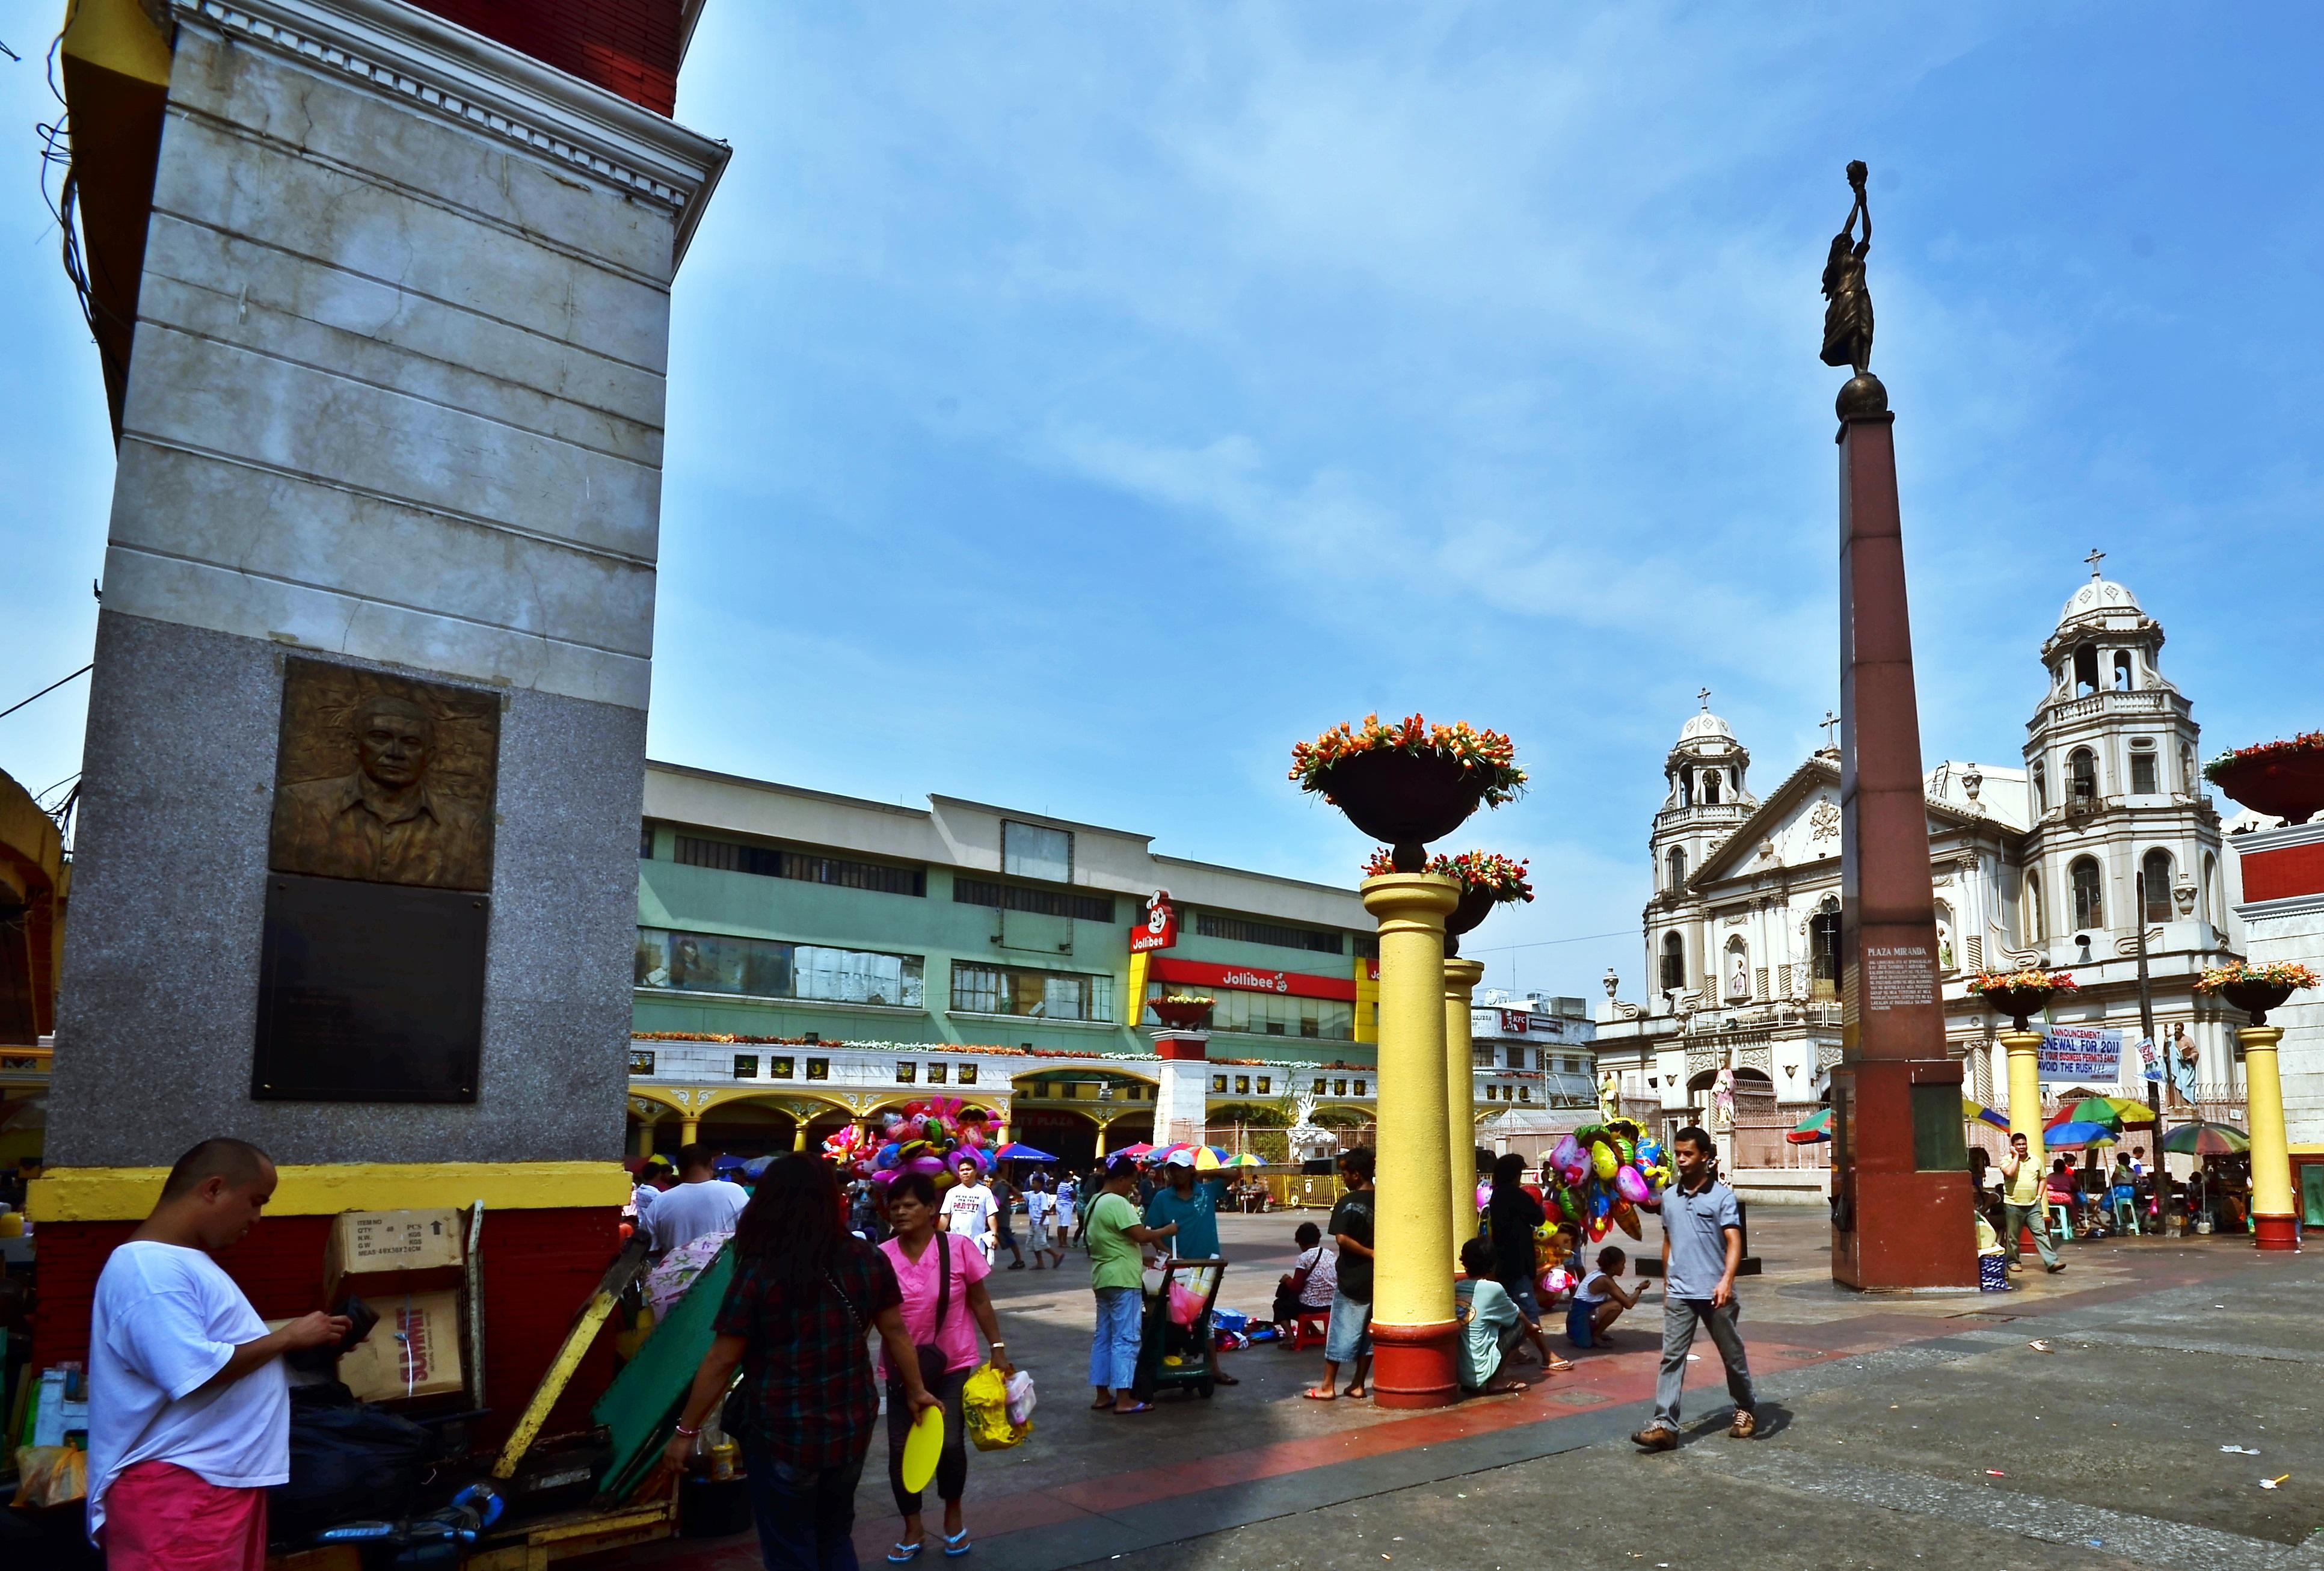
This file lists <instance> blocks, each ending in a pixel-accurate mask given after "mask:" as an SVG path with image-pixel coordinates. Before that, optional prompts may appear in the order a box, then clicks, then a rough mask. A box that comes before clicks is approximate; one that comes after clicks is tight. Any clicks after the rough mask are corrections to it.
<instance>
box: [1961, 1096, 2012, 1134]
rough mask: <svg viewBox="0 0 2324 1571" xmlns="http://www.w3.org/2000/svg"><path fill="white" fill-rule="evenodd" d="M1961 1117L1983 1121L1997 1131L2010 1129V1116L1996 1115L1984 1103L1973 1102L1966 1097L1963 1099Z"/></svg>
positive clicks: (2004, 1114)
mask: <svg viewBox="0 0 2324 1571" xmlns="http://www.w3.org/2000/svg"><path fill="white" fill-rule="evenodd" d="M1961 1116H1962V1117H1963V1118H1975V1119H1982V1120H1984V1121H1985V1122H1986V1123H1989V1124H1991V1125H1993V1127H1994V1128H1996V1129H2007V1128H2008V1127H2009V1115H2008V1114H2006V1113H1996V1112H1995V1111H1994V1110H1993V1109H1992V1108H1990V1107H1987V1105H1986V1104H1984V1103H1982V1102H1972V1101H1970V1100H1969V1098H1968V1097H1966V1096H1964V1097H1962V1098H1961Z"/></svg>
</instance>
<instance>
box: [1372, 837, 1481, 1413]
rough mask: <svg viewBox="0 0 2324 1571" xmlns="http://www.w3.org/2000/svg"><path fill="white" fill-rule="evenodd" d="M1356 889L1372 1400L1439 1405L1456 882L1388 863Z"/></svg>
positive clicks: (1446, 1335)
mask: <svg viewBox="0 0 2324 1571" xmlns="http://www.w3.org/2000/svg"><path fill="white" fill-rule="evenodd" d="M1363 896H1364V909H1365V910H1369V911H1370V912H1371V913H1372V914H1373V915H1374V916H1376V917H1378V918H1379V948H1380V983H1379V985H1380V999H1379V1011H1380V1018H1379V1169H1378V1173H1377V1175H1376V1177H1377V1181H1378V1184H1379V1195H1378V1197H1377V1198H1376V1199H1375V1200H1374V1202H1373V1217H1374V1231H1373V1246H1374V1248H1375V1249H1376V1250H1377V1251H1378V1260H1377V1261H1376V1263H1375V1265H1374V1268H1373V1273H1372V1361H1373V1362H1372V1400H1374V1401H1375V1402H1377V1403H1378V1404H1379V1405H1380V1406H1381V1407H1388V1408H1434V1407H1442V1406H1444V1405H1445V1404H1447V1403H1449V1402H1452V1401H1453V1400H1456V1399H1457V1398H1458V1397H1459V1396H1460V1392H1461V1385H1460V1380H1459V1364H1458V1363H1457V1361H1456V1358H1455V1355H1454V1354H1455V1349H1454V1346H1453V1335H1454V1331H1455V1329H1456V1326H1455V1323H1454V1321H1453V1318H1452V1217H1451V1216H1450V1215H1448V1214H1447V1212H1446V1210H1445V1197H1446V1196H1447V1195H1448V1194H1449V1193H1450V1183H1449V1180H1448V1178H1447V1177H1446V1173H1447V1169H1448V1166H1449V1164H1447V1162H1446V1161H1445V1160H1444V1157H1445V1152H1444V1145H1445V1138H1444V1137H1445V1127H1446V1125H1445V1112H1444V919H1445V917H1446V916H1448V915H1450V914H1451V912H1452V908H1453V907H1454V906H1455V905H1457V904H1459V903H1460V898H1461V892H1460V888H1459V886H1458V885H1456V884H1455V883H1453V882H1452V880H1451V879H1449V878H1439V877H1437V876H1436V875H1434V873H1382V874H1380V875H1379V876H1378V877H1375V878H1368V879H1366V880H1365V881H1364V883H1363Z"/></svg>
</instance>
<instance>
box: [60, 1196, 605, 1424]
mask: <svg viewBox="0 0 2324 1571" xmlns="http://www.w3.org/2000/svg"><path fill="white" fill-rule="evenodd" d="M621 1222H622V1216H621V1213H620V1212H619V1211H615V1210H612V1209H604V1208H594V1207H593V1208H588V1209H578V1208H576V1209H571V1210H558V1211H516V1210H510V1211H487V1212H486V1213H485V1215H484V1247H483V1251H482V1261H483V1276H484V1405H485V1406H486V1407H488V1408H490V1409H492V1414H493V1416H492V1418H491V1419H487V1420H486V1421H485V1422H484V1424H483V1425H482V1426H480V1428H482V1430H483V1431H484V1434H483V1438H484V1441H485V1443H487V1444H493V1445H497V1444H498V1443H499V1440H500V1438H501V1437H503V1436H504V1435H505V1434H506V1433H507V1431H508V1430H509V1429H510V1428H512V1427H513V1426H514V1424H515V1423H516V1420H517V1419H518V1418H519V1417H520V1416H521V1414H522V1413H523V1411H524V1406H525V1403H526V1402H528V1401H530V1400H531V1399H532V1392H533V1388H534V1387H535V1386H537V1385H538V1384H539V1382H540V1377H541V1375H542V1373H543V1372H545V1371H546V1370H547V1369H548V1368H549V1360H551V1359H552V1358H554V1357H555V1356H556V1355H557V1350H558V1347H559V1346H561V1345H563V1344H564V1341H565V1334H566V1331H567V1328H568V1327H569V1326H571V1325H572V1323H573V1317H574V1316H575V1315H576V1314H577V1313H579V1311H580V1309H581V1308H582V1306H583V1305H585V1304H586V1303H587V1302H588V1301H589V1296H590V1294H592V1293H593V1292H595V1290H596V1287H597V1283H598V1281H599V1280H600V1279H602V1278H603V1277H604V1274H605V1268H606V1267H607V1266H608V1265H610V1264H611V1263H612V1262H613V1256H614V1255H615V1254H616V1253H617V1252H619V1251H620V1249H621ZM330 1225H331V1218H329V1217H327V1216H269V1217H265V1218H263V1219H262V1220H261V1221H260V1222H259V1224H258V1225H257V1226H255V1227H254V1228H252V1229H251V1230H250V1233H249V1235H248V1236H247V1237H245V1238H244V1239H243V1241H242V1242H241V1243H237V1244H235V1246H234V1247H233V1248H231V1249H229V1250H227V1251H226V1252H225V1253H223V1254H221V1255H220V1256H218V1264H220V1265H221V1266H223V1267H225V1268H226V1274H227V1275H228V1276H231V1277H232V1278H234V1280H235V1282H236V1283H237V1284H238V1285H239V1286H240V1287H241V1288H242V1290H243V1291H244V1292H245V1293H247V1294H248V1295H249V1296H250V1301H251V1305H252V1307H253V1308H255V1309H256V1310H257V1311H258V1312H259V1314H260V1315H261V1316H263V1317H265V1318H268V1319H281V1318H285V1317H290V1316H293V1315H303V1314H305V1313H307V1312H308V1311H309V1310H310V1309H319V1308H329V1306H328V1305H326V1304H325V1303H324V1302H323V1244H324V1240H325V1238H326V1237H327V1234H329V1231H330ZM135 1226H136V1224H135V1223H134V1222H47V1223H42V1224H41V1229H40V1254H39V1263H38V1265H37V1267H36V1268H35V1274H34V1277H33V1282H34V1285H35V1286H36V1287H37V1289H39V1293H40V1299H39V1302H40V1309H39V1311H38V1314H37V1316H36V1317H35V1320H34V1323H33V1327H32V1366H33V1367H34V1368H36V1369H45V1368H47V1367H48V1366H50V1365H51V1364H54V1363H61V1362H63V1361H65V1360H67V1359H78V1360H86V1359H87V1358H88V1321H89V1307H90V1305H91V1304H92V1302H94V1300H95V1298H96V1294H97V1273H98V1272H100V1271H103V1270H104V1269H105V1261H106V1257H107V1256H108V1255H110V1254H111V1253H112V1252H113V1247H114V1245H115V1244H117V1243H120V1242H121V1241H122V1240H124V1239H125V1238H126V1237H128V1236H129V1234H130V1233H131V1231H132V1230H133V1229H134V1228H135ZM612 1379H613V1340H612V1338H611V1337H610V1336H605V1337H601V1338H599V1340H598V1342H597V1344H596V1345H595V1347H594V1348H592V1349H591V1350H590V1353H589V1355H588V1357H587V1358H586V1359H585V1360H584V1361H583V1363H582V1365H581V1369H580V1372H579V1373H578V1374H576V1376H575V1378H574V1381H573V1383H572V1385H571V1386H570V1387H569V1388H568V1389H567V1392H566V1395H565V1398H564V1400H561V1401H560V1402H558V1405H557V1408H556V1410H555V1411H554V1413H552V1415H551V1416H550V1419H549V1432H550V1433H555V1432H556V1431H557V1430H558V1429H561V1428H580V1427H582V1426H584V1425H586V1423H587V1422H588V1409H589V1405H590V1404H591V1403H592V1402H594V1401H595V1400H597V1398H598V1396H599V1395H600V1394H602V1393H603V1392H604V1389H605V1386H606V1384H607V1382H610V1381H611V1380H612ZM444 1400H446V1401H449V1402H451V1403H452V1404H453V1405H455V1406H459V1405H463V1404H462V1403H461V1401H460V1400H459V1399H457V1398H447V1399H444Z"/></svg>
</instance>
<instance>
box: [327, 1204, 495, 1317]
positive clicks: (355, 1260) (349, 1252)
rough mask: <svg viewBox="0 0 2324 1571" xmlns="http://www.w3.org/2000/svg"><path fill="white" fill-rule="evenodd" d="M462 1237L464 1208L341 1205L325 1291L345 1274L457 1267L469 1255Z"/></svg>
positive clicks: (330, 1292) (332, 1291) (331, 1294)
mask: <svg viewBox="0 0 2324 1571" xmlns="http://www.w3.org/2000/svg"><path fill="white" fill-rule="evenodd" d="M461 1240H462V1234H461V1230H460V1214H459V1213H458V1212H457V1211H455V1210H452V1209H451V1208H450V1207H448V1206H447V1207H445V1208H443V1209H440V1210H433V1211H343V1212H341V1213H340V1214H339V1215H337V1216H336V1217H334V1218H333V1219H332V1222H331V1236H330V1241H329V1242H328V1243H327V1244H325V1245H324V1250H323V1280H324V1283H325V1296H326V1297H328V1298H336V1297H337V1293H338V1286H339V1282H340V1280H342V1279H343V1278H346V1277H351V1276H352V1277H376V1276H378V1275H379V1274H381V1273H383V1272H400V1271H435V1270H439V1269H441V1268H444V1267H447V1266H448V1267H453V1268H456V1269H457V1267H458V1266H459V1264H460V1263H461V1261H462V1260H463V1259H464V1258H465V1256H464V1252H463V1250H462V1247H461ZM376 1290H377V1288H376V1286H374V1291H376Z"/></svg>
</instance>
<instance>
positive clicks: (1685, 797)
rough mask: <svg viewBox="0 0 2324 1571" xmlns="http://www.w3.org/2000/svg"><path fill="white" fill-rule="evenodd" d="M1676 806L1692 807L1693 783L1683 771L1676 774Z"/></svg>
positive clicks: (1690, 777)
mask: <svg viewBox="0 0 2324 1571" xmlns="http://www.w3.org/2000/svg"><path fill="white" fill-rule="evenodd" d="M1678 805H1679V806H1680V807H1682V808H1691V807H1692V806H1694V781H1693V778H1692V776H1690V775H1689V774H1688V773H1687V772H1686V771H1684V770H1680V771H1679V772H1678Z"/></svg>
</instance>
